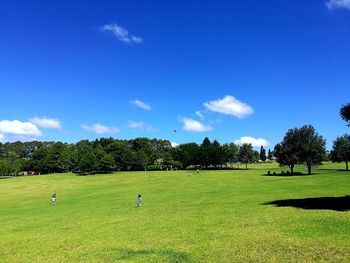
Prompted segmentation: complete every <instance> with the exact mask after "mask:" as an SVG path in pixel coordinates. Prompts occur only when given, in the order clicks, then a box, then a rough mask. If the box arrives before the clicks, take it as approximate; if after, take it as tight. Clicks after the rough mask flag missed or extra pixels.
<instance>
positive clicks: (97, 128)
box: [81, 123, 119, 134]
mask: <svg viewBox="0 0 350 263" xmlns="http://www.w3.org/2000/svg"><path fill="white" fill-rule="evenodd" d="M81 128H82V129H83V130H85V131H89V132H93V133H96V134H103V133H116V132H119V129H118V128H115V127H107V126H104V125H102V124H100V123H95V124H93V125H92V126H88V125H85V124H83V125H81Z"/></svg>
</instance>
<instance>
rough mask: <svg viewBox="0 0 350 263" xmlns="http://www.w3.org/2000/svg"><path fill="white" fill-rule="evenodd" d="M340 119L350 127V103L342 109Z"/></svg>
mask: <svg viewBox="0 0 350 263" xmlns="http://www.w3.org/2000/svg"><path fill="white" fill-rule="evenodd" d="M340 117H341V118H342V119H343V120H344V121H346V122H347V123H348V126H349V127H350V103H348V104H345V105H343V106H342V107H341V108H340Z"/></svg>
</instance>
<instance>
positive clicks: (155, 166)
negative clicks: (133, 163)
mask: <svg viewBox="0 0 350 263" xmlns="http://www.w3.org/2000/svg"><path fill="white" fill-rule="evenodd" d="M147 170H148V171H161V170H163V166H162V165H159V164H152V165H148V166H147Z"/></svg>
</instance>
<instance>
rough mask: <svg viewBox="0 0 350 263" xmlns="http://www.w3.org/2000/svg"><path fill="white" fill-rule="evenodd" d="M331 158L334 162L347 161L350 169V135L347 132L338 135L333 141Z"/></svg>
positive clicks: (346, 163) (346, 165) (346, 164)
mask: <svg viewBox="0 0 350 263" xmlns="http://www.w3.org/2000/svg"><path fill="white" fill-rule="evenodd" d="M330 159H331V161H333V162H345V167H346V170H347V171H348V170H349V166H348V162H349V160H350V135H348V134H345V135H343V136H341V137H338V138H337V139H336V140H335V141H334V142H333V149H332V151H331V153H330Z"/></svg>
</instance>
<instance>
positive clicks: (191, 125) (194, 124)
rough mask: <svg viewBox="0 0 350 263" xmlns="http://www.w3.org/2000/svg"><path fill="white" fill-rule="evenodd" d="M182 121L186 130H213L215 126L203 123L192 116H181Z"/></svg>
mask: <svg viewBox="0 0 350 263" xmlns="http://www.w3.org/2000/svg"><path fill="white" fill-rule="evenodd" d="M180 121H182V123H183V126H182V129H183V130H184V131H189V132H206V131H212V130H213V128H212V127H211V126H210V125H204V124H203V123H201V122H199V121H196V120H193V119H190V118H180Z"/></svg>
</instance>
